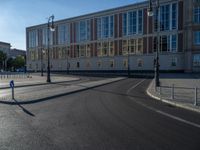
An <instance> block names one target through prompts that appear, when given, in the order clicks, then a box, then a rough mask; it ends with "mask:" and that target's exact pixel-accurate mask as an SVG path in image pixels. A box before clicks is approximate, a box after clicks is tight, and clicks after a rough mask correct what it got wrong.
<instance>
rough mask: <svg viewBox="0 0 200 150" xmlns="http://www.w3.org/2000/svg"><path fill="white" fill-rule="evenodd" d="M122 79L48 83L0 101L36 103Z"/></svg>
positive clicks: (2, 98)
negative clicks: (38, 88) (69, 83)
mask: <svg viewBox="0 0 200 150" xmlns="http://www.w3.org/2000/svg"><path fill="white" fill-rule="evenodd" d="M123 79H125V78H124V77H118V78H109V79H103V80H99V81H89V82H85V83H79V84H71V85H60V84H50V85H46V86H48V87H46V89H45V88H43V89H42V90H35V91H30V92H26V93H16V95H15V100H16V101H14V100H12V98H11V94H10V95H9V96H6V97H1V98H0V99H1V100H0V103H4V104H11V105H15V104H31V103H37V102H41V101H45V100H50V99H52V98H56V97H59V96H64V95H68V94H72V93H76V92H80V91H84V90H88V89H91V88H95V87H98V86H102V85H106V84H109V83H113V82H117V81H120V80H123ZM44 86H45V85H44ZM29 88H31V87H29ZM16 102H17V103H16Z"/></svg>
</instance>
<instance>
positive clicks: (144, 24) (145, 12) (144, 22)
mask: <svg viewBox="0 0 200 150" xmlns="http://www.w3.org/2000/svg"><path fill="white" fill-rule="evenodd" d="M147 17H148V16H147V9H144V10H143V18H144V19H143V20H144V21H143V32H144V34H147Z"/></svg>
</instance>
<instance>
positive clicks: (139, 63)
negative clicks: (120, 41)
mask: <svg viewBox="0 0 200 150" xmlns="http://www.w3.org/2000/svg"><path fill="white" fill-rule="evenodd" d="M177 60H178V59H177V57H172V58H171V62H170V63H171V64H170V65H171V66H172V67H175V66H177V62H178V61H177ZM122 63H123V67H124V68H128V59H123V62H122ZM152 64H153V62H152ZM67 65H68V69H70V67H71V65H70V63H69V62H68V64H66V68H67ZM50 66H51V69H53V65H52V64H51V65H50ZM105 66H109V67H110V68H114V67H115V61H114V60H113V59H111V60H110V61H109V62H106V63H105V62H103V61H101V60H99V61H97V67H98V68H102V67H105ZM143 66H144V60H143V59H141V58H138V59H137V67H138V68H140V67H143ZM56 67H59V68H62V67H61V66H56ZM80 67H83V66H81V64H80V62H76V64H75V66H74V68H77V69H78V68H80ZM90 67H91V63H90V61H86V63H85V68H90ZM43 68H44V69H45V64H43ZM29 69H33V68H32V65H31V64H30V65H29ZM36 69H40V68H38V64H36Z"/></svg>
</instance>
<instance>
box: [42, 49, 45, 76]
mask: <svg viewBox="0 0 200 150" xmlns="http://www.w3.org/2000/svg"><path fill="white" fill-rule="evenodd" d="M44 53H45V50H44V49H41V76H42V77H43V76H44V74H43V72H44V71H43V55H44Z"/></svg>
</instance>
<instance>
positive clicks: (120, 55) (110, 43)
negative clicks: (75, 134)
mask: <svg viewBox="0 0 200 150" xmlns="http://www.w3.org/2000/svg"><path fill="white" fill-rule="evenodd" d="M148 5H149V2H148V1H145V2H140V3H135V4H132V5H128V6H123V7H119V8H114V9H109V10H105V11H101V12H96V13H91V14H87V15H82V16H78V17H73V18H68V19H64V20H59V21H56V22H55V29H56V31H55V32H54V33H50V34H49V43H50V63H51V64H50V66H51V70H52V71H67V70H68V69H69V71H81V72H82V71H87V72H88V71H98V72H99V71H102V72H106V71H113V72H119V71H126V70H127V68H130V70H131V71H153V70H154V59H155V52H156V49H157V31H160V38H159V39H160V49H159V56H160V62H159V63H160V70H162V71H165V72H167V71H173V72H200V1H199V0H160V9H159V10H160V11H159V12H158V11H154V16H153V17H149V16H148V15H147V10H148V7H149V6H148ZM153 5H155V1H153ZM153 8H155V6H153ZM158 16H160V17H159V20H158V19H157V18H158ZM158 21H159V24H160V29H159V30H158ZM47 34H48V28H47V24H40V25H36V26H32V27H27V29H26V40H27V67H28V68H27V69H28V70H32V71H33V70H35V71H40V69H41V58H44V64H43V66H44V68H45V69H46V68H47V61H46V60H47V43H48V35H47ZM44 50H45V52H44V53H43V52H42V51H44ZM42 55H44V57H41V56H42ZM68 66H70V68H68ZM128 66H129V67H128Z"/></svg>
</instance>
